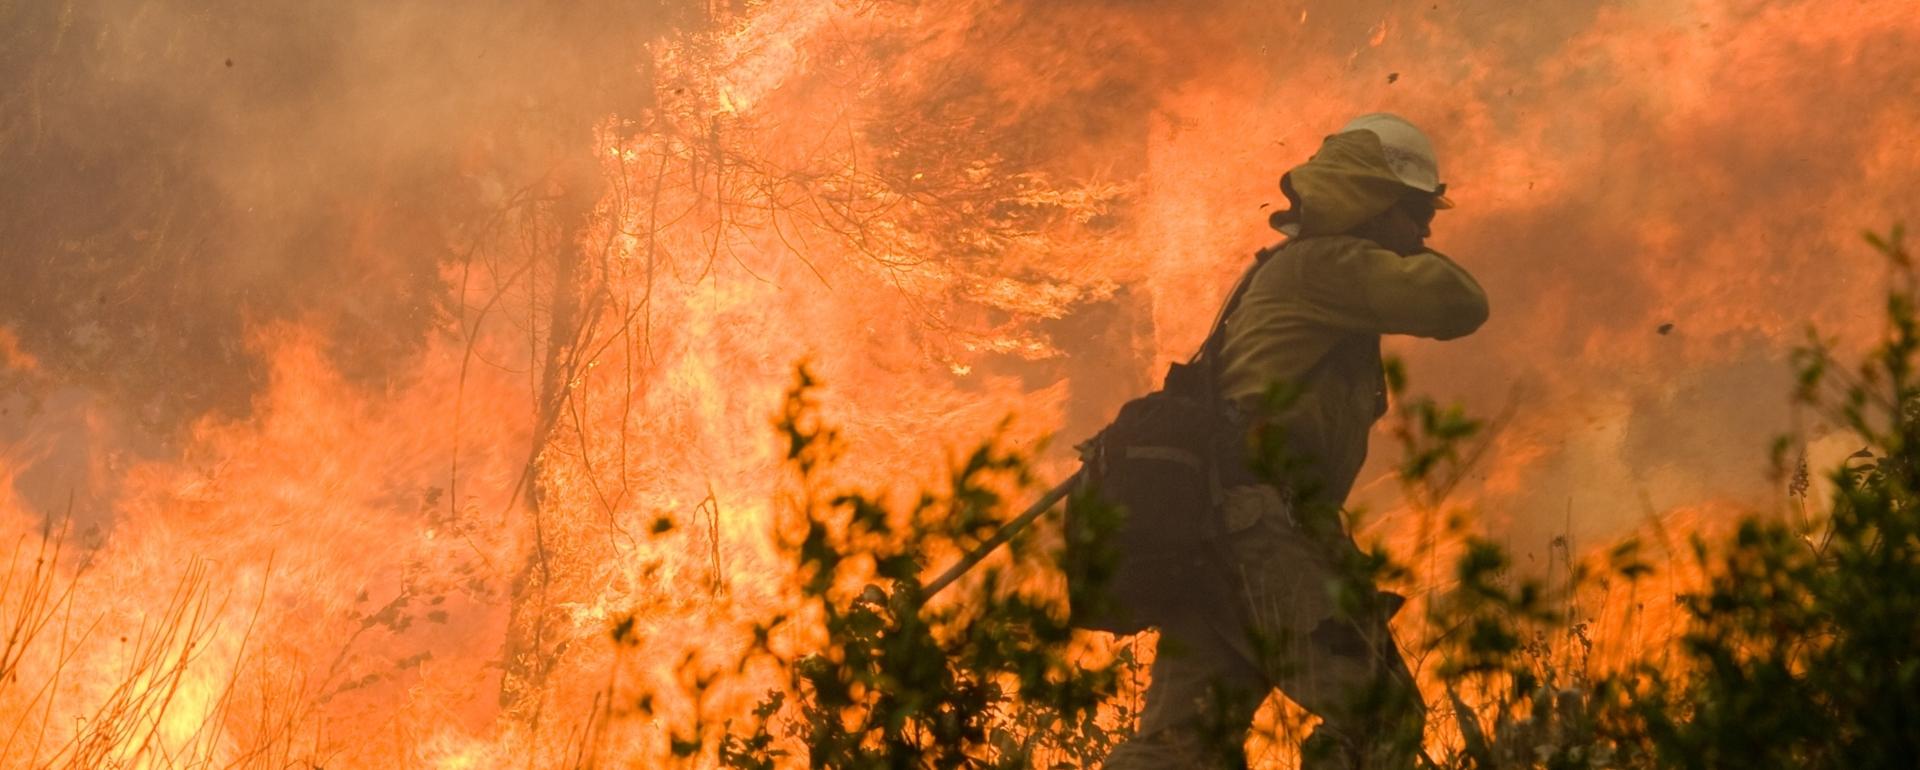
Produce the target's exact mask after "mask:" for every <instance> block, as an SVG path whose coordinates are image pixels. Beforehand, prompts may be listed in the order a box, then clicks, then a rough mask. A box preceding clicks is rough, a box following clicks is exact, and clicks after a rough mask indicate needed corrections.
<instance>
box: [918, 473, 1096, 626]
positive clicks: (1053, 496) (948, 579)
mask: <svg viewBox="0 0 1920 770" xmlns="http://www.w3.org/2000/svg"><path fill="white" fill-rule="evenodd" d="M1079 480H1080V474H1079V472H1077V471H1076V472H1075V473H1074V474H1073V475H1072V476H1068V477H1067V480H1065V481H1062V482H1060V483H1059V484H1058V485H1056V486H1054V488H1053V489H1050V490H1048V491H1047V493H1046V494H1045V495H1042V496H1041V497H1040V499H1039V500H1037V501H1035V502H1034V504H1033V505H1032V506H1030V507H1028V508H1027V510H1026V512H1025V513H1022V514H1020V516H1019V517H1018V518H1015V519H1014V520H1013V521H1009V522H1007V523H1006V524H1003V525H1001V526H1000V529H999V530H998V531H996V532H994V533H993V537H990V538H987V541H986V542H984V543H981V544H980V545H979V546H977V547H975V548H974V549H973V550H971V551H968V552H967V555H966V556H963V557H961V558H960V562H959V563H958V564H955V565H953V566H952V567H949V568H947V571H946V572H942V573H940V576H939V577H937V578H934V579H933V581H932V582H929V583H927V584H926V585H925V586H922V587H921V588H920V601H922V602H925V601H927V600H928V599H932V598H933V595H934V594H937V593H940V590H941V589H943V588H946V587H947V586H949V585H952V584H953V581H955V580H959V579H960V576H961V575H965V574H967V570H970V569H973V567H974V565H976V564H979V563H980V560H982V559H985V558H987V555H988V554H990V553H993V550H994V549H995V548H999V547H1000V546H1003V545H1006V544H1007V541H1009V540H1012V539H1013V536H1014V535H1017V534H1020V530H1023V529H1026V528H1027V525H1029V524H1032V523H1033V520H1034V519H1037V518H1040V514H1043V513H1046V512H1047V509H1049V508H1052V507H1053V506H1054V504H1055V503H1058V502H1060V499H1061V498H1064V497H1066V496H1067V493H1068V492H1072V491H1073V485H1074V484H1075V483H1077V482H1079Z"/></svg>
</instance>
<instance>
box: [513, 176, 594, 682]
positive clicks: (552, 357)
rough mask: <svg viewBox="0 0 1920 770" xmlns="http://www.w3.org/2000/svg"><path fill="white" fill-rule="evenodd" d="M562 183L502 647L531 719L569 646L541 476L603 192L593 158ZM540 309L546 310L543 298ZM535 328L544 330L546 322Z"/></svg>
mask: <svg viewBox="0 0 1920 770" xmlns="http://www.w3.org/2000/svg"><path fill="white" fill-rule="evenodd" d="M583 166H584V167H585V168H582V167H583ZM556 184H557V185H558V186H559V188H560V189H558V190H557V192H558V195H557V200H555V201H554V202H553V204H552V207H551V209H550V211H549V217H548V218H547V221H545V222H540V223H536V227H537V228H538V232H539V233H540V237H542V238H546V239H550V241H549V242H548V243H547V244H546V249H545V250H546V252H547V253H546V254H544V255H543V254H536V255H535V256H534V257H533V258H534V259H538V260H542V261H544V262H545V263H546V267H547V269H548V270H549V271H550V273H551V279H550V280H551V288H550V290H549V291H548V292H547V296H548V298H549V299H548V302H547V307H546V309H545V313H544V316H545V317H544V319H543V321H544V325H545V331H546V334H545V340H544V342H539V343H538V344H536V346H535V350H536V351H537V352H536V355H537V356H538V358H539V360H540V366H539V371H540V376H539V381H538V382H539V384H538V386H537V387H536V393H535V397H534V408H535V410H536V411H535V422H534V432H533V440H532V443H531V448H530V451H529V454H528V458H527V463H526V466H525V468H524V469H523V470H522V475H521V480H520V488H519V489H518V490H516V493H517V498H518V499H519V500H520V501H521V502H520V510H521V512H522V514H523V515H524V516H526V521H527V523H528V525H529V529H530V531H531V535H532V538H533V542H532V544H531V546H530V547H529V548H528V551H527V554H526V557H525V560H524V561H523V562H522V563H521V565H520V568H519V571H518V572H517V573H515V576H514V580H513V587H512V592H513V593H512V605H511V608H510V610H509V613H508V621H507V639H506V645H505V649H504V650H503V651H502V652H503V658H502V660H503V664H504V668H505V671H504V673H503V675H502V677H501V682H500V703H501V705H502V706H503V707H505V708H506V709H507V710H508V712H509V713H513V714H515V715H517V716H521V717H525V718H529V719H537V718H538V711H539V702H540V692H541V689H542V686H543V685H544V684H545V682H546V678H547V675H548V674H549V673H550V672H551V671H552V669H553V666H554V664H555V663H556V662H557V661H558V660H559V657H560V656H561V654H562V653H564V652H565V650H566V645H567V637H566V633H565V629H564V627H563V626H562V625H561V622H560V621H561V618H560V617H559V616H558V613H556V612H555V610H554V607H555V602H554V598H555V597H554V595H553V590H552V589H553V588H554V584H555V579H556V570H557V569H560V568H561V567H562V565H560V564H558V563H556V560H555V556H554V548H553V546H554V535H555V524H556V522H555V514H556V512H555V511H553V510H550V508H549V505H548V500H547V495H546V487H545V485H544V484H542V483H541V481H542V479H543V478H544V477H545V476H546V455H547V448H548V446H549V445H550V444H551V442H552V440H553V437H554V432H555V429H556V428H557V427H558V425H559V422H560V415H561V410H562V407H563V406H564V404H565V403H566V400H567V395H568V394H567V390H568V387H569V384H570V383H572V382H573V380H574V377H575V375H576V373H577V372H578V370H579V366H580V360H579V349H580V342H581V340H580V335H581V332H582V329H583V328H585V327H586V326H587V320H588V319H587V318H586V317H585V315H586V314H585V313H583V312H582V306H581V298H582V297H583V296H585V293H586V292H585V288H584V287H585V283H586V282H585V281H584V280H583V275H582V271H581V265H582V263H583V262H584V255H582V254H581V253H580V252H579V249H578V246H577V245H576V243H575V238H574V236H575V234H577V233H579V232H581V230H582V229H583V228H584V227H585V226H586V223H587V220H588V215H589V214H590V213H591V212H592V210H593V205H594V202H595V201H596V200H597V199H598V197H599V192H600V184H599V183H598V180H597V178H596V175H595V174H594V173H593V169H592V168H591V164H590V163H584V162H576V163H572V164H570V167H569V168H568V169H567V170H566V172H565V173H563V174H562V175H561V176H560V179H559V180H558V181H557V183H556ZM534 296H535V297H536V298H537V297H538V296H540V293H539V292H535V295H534ZM535 315H536V316H537V315H539V310H538V306H537V302H536V304H535ZM531 328H532V329H534V330H535V332H534V333H536V334H537V333H538V331H537V330H538V329H539V328H540V325H539V324H534V325H532V326H531Z"/></svg>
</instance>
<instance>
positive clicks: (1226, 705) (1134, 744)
mask: <svg viewBox="0 0 1920 770" xmlns="http://www.w3.org/2000/svg"><path fill="white" fill-rule="evenodd" d="M1271 689H1272V688H1271V685H1270V684H1268V683H1267V682H1266V680H1265V678H1264V677H1263V676H1262V675H1261V673H1260V671H1259V669H1258V668H1256V667H1255V666H1254V665H1253V663H1252V661H1249V660H1247V659H1246V658H1245V657H1243V656H1241V655H1240V654H1239V653H1238V652H1236V651H1235V649H1234V647H1233V645H1230V644H1228V643H1227V640H1225V639H1223V638H1221V637H1220V635H1219V634H1218V632H1217V631H1216V630H1215V628H1214V626H1213V624H1211V623H1208V622H1206V621H1205V619H1203V618H1192V619H1188V620H1186V621H1185V622H1170V623H1166V624H1163V626H1162V630H1161V635H1160V643H1159V646H1158V647H1157V648H1156V649H1155V652H1154V660H1153V669H1152V673H1151V681H1150V682H1149V683H1148V685H1147V695H1146V703H1145V704H1144V705H1143V706H1142V708H1141V711H1142V713H1141V718H1140V728H1139V730H1138V731H1136V732H1135V733H1134V734H1133V735H1132V736H1131V737H1129V738H1128V739H1127V740H1126V741H1125V742H1124V743H1122V744H1120V745H1119V746H1118V747H1115V748H1114V750H1113V753H1112V754H1111V755H1109V756H1108V757H1107V761H1106V762H1105V763H1104V764H1103V765H1102V767H1103V768H1105V770H1187V769H1188V768H1193V769H1194V770H1211V769H1213V768H1243V767H1245V766H1246V757H1245V748H1244V744H1245V742H1246V737H1247V729H1248V727H1249V726H1250V725H1251V724H1252V722H1253V714H1254V712H1255V711H1256V710H1258V709H1259V708H1260V704H1261V703H1262V702H1263V701H1265V700H1266V697H1267V694H1268V693H1269V692H1270V691H1271Z"/></svg>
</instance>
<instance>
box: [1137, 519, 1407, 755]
mask: <svg viewBox="0 0 1920 770" xmlns="http://www.w3.org/2000/svg"><path fill="white" fill-rule="evenodd" d="M1226 507H1227V511H1226V513H1227V520H1228V529H1229V531H1230V540H1229V550H1230V551H1231V558H1230V561H1231V562H1232V563H1231V565H1230V567H1229V568H1230V570H1231V571H1232V572H1234V573H1235V574H1234V576H1233V579H1232V580H1229V581H1228V583H1229V584H1231V585H1232V586H1233V587H1234V588H1235V589H1236V590H1238V591H1240V592H1241V595H1240V596H1236V597H1231V598H1230V599H1227V600H1225V601H1195V602H1193V603H1191V604H1190V605H1186V606H1185V608H1184V609H1181V610H1176V611H1175V612H1174V613H1172V614H1170V615H1169V616H1168V617H1166V618H1163V619H1162V620H1161V623H1160V644H1159V647H1158V649H1157V650H1156V651H1155V656H1154V662H1153V669H1152V673H1151V683H1150V684H1149V685H1148V687H1147V695H1146V704H1145V706H1144V708H1143V713H1142V715H1141V721H1140V728H1139V730H1138V731H1137V732H1136V733H1135V734H1134V735H1133V737H1131V738H1129V739H1128V740H1127V741H1126V742H1125V743H1123V744H1121V745H1120V746H1119V747H1117V748H1116V749H1114V751H1113V754H1112V755H1111V756H1109V757H1108V758H1107V761H1106V763H1105V765H1104V767H1105V768H1106V770H1162V769H1165V770H1173V769H1174V768H1180V769H1182V770H1185V769H1187V768H1232V767H1238V766H1244V765H1245V761H1246V760H1245V757H1244V752H1243V748H1242V747H1243V744H1244V743H1245V741H1246V738H1247V734H1248V731H1249V730H1250V729H1251V725H1252V722H1253V717H1254V713H1255V712H1256V711H1258V710H1259V708H1260V705H1261V704H1262V703H1264V702H1265V701H1266V699H1267V697H1268V696H1269V695H1270V694H1271V693H1272V692H1273V691H1274V690H1276V689H1278V690H1279V691H1280V692H1281V693H1283V694H1285V695H1286V696H1287V697H1288V698H1290V699H1292V700H1293V701H1294V702H1295V703H1298V704H1300V706H1301V707H1303V708H1305V709H1306V710H1307V711H1309V712H1311V713H1313V714H1314V715H1315V716H1317V717H1319V718H1320V720H1321V722H1320V724H1319V726H1318V727H1317V728H1316V729H1315V730H1314V733H1313V735H1312V736H1311V737H1310V738H1308V739H1307V741H1306V742H1305V744H1304V745H1303V746H1302V747H1301V751H1302V759H1303V762H1302V766H1303V767H1305V768H1309V769H1311V770H1318V769H1319V768H1367V769H1368V770H1375V769H1384V768H1408V767H1412V766H1413V760H1414V756H1415V755H1416V753H1417V752H1418V750H1419V747H1420V740H1421V730H1422V727H1423V725H1424V719H1425V711H1424V707H1423V706H1422V704H1421V701H1420V694H1419V690H1418V689H1417V688H1416V686H1415V685H1414V682H1413V677H1412V675H1411V673H1409V671H1408V670H1407V665H1406V662H1405V661H1404V660H1403V659H1402V658H1401V656H1400V653H1399V651H1398V649H1396V648H1395V647H1394V644H1393V639H1392V636H1391V634H1390V633H1389V631H1388V629H1387V623H1386V617H1385V613H1381V612H1374V613H1371V614H1372V615H1374V617H1370V618H1354V617H1349V615H1350V613H1344V612H1341V611H1340V610H1339V602H1338V601H1337V600H1336V595H1337V592H1338V591H1340V590H1356V584H1355V582H1354V581H1353V580H1352V579H1351V578H1346V579H1343V578H1342V576H1341V574H1340V573H1339V572H1338V569H1339V566H1338V565H1339V556H1340V554H1339V553H1338V552H1337V551H1338V549H1341V548H1352V547H1353V546H1352V543H1351V541H1347V540H1344V538H1341V539H1339V540H1337V541H1336V542H1331V543H1330V542H1328V541H1327V539H1326V538H1314V537H1310V536H1308V535H1307V534H1305V533H1303V532H1302V531H1301V530H1300V529H1299V528H1297V527H1295V526H1294V525H1293V522H1292V521H1291V519H1290V515H1289V511H1288V510H1287V506H1286V505H1285V503H1284V502H1283V501H1282V500H1281V498H1280V496H1279V495H1278V493H1276V492H1274V491H1273V489H1272V488H1271V487H1265V486H1247V487H1235V488H1234V489H1232V490H1229V492H1228V499H1227V506H1226ZM1343 587H1344V588H1343ZM1357 590H1365V591H1371V590H1372V589H1371V586H1367V585H1364V584H1362V585H1358V586H1357ZM1208 598H1214V599H1217V598H1219V597H1208Z"/></svg>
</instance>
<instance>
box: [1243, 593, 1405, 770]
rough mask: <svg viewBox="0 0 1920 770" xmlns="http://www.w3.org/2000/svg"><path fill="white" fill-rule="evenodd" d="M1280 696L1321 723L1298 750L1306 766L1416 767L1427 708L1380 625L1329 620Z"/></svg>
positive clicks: (1309, 769) (1312, 637) (1284, 680)
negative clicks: (1297, 705)
mask: <svg viewBox="0 0 1920 770" xmlns="http://www.w3.org/2000/svg"><path fill="white" fill-rule="evenodd" d="M1301 646H1302V647H1304V648H1305V649H1304V652H1303V653H1302V654H1301V655H1300V658H1301V660H1300V661H1299V665H1297V666H1293V667H1291V668H1290V669H1289V670H1288V671H1287V672H1285V676H1283V677H1281V678H1280V679H1279V680H1278V681H1279V684H1280V690H1281V692H1283V693H1285V694H1286V695H1287V697H1289V698H1292V699H1293V701H1294V702H1295V703H1298V704H1300V705H1301V706H1302V707H1304V708H1305V709H1307V710H1308V711H1310V712H1313V714H1314V715H1315V716H1318V717H1320V719H1321V722H1320V725H1319V727H1318V728H1316V729H1315V730H1314V732H1313V735H1312V736H1311V737H1310V738H1308V739H1307V741H1306V743H1305V744H1304V745H1303V746H1301V766H1302V767H1303V768H1305V769H1306V770H1317V769H1318V768H1329V769H1330V768H1365V769H1366V770H1400V769H1402V768H1411V767H1413V766H1414V758H1415V756H1416V755H1417V752H1418V751H1419V749H1420V740H1421V732H1422V729H1423V727H1424V726H1425V716H1426V711H1425V707H1424V705H1423V704H1422V702H1421V700H1420V691H1419V689H1418V688H1417V687H1416V686H1415V685H1414V682H1413V676H1412V674H1411V673H1410V672H1409V671H1408V670H1407V665H1406V662H1405V661H1404V660H1403V659H1402V658H1401V657H1400V652H1399V650H1397V649H1396V648H1395V647H1394V645H1393V639H1392V637H1391V635H1390V633H1389V631H1388V630H1387V627H1386V624H1385V623H1383V622H1374V623H1363V622H1356V621H1350V620H1345V619H1338V618H1326V619H1323V620H1321V621H1320V622H1319V623H1318V624H1316V625H1315V627H1314V629H1313V631H1312V632H1310V633H1309V634H1308V635H1307V639H1306V643H1305V644H1304V645H1301Z"/></svg>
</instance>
